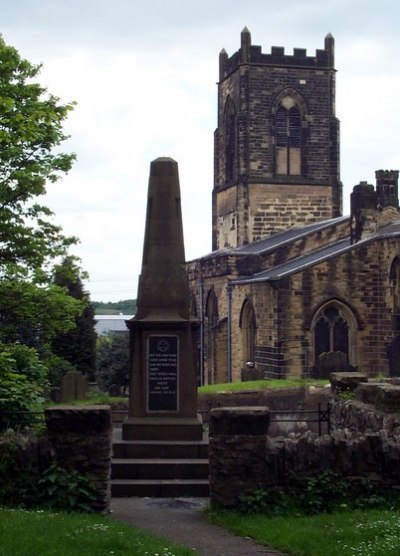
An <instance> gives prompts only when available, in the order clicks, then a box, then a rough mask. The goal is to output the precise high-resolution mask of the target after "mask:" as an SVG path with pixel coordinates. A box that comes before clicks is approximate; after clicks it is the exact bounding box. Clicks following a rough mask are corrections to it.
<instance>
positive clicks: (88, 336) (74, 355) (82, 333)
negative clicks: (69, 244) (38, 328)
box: [52, 256, 97, 380]
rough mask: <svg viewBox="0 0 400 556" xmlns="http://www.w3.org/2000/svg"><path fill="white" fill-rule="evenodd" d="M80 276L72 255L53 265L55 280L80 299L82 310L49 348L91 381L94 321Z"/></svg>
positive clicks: (75, 260)
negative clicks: (70, 326) (67, 329)
mask: <svg viewBox="0 0 400 556" xmlns="http://www.w3.org/2000/svg"><path fill="white" fill-rule="evenodd" d="M83 278H84V274H82V272H81V270H80V268H79V266H78V259H76V258H75V257H72V256H69V257H66V258H65V259H64V260H63V262H62V263H61V264H60V265H58V266H56V267H55V271H54V283H55V284H56V285H57V286H59V287H61V288H63V289H64V290H65V291H67V292H68V294H69V296H70V297H71V298H73V299H75V300H79V302H80V303H81V306H82V312H81V313H80V314H79V315H77V316H76V318H75V327H74V328H73V329H71V330H69V331H67V332H61V333H60V334H57V336H55V337H54V338H53V341H52V351H53V353H54V354H56V355H58V356H59V357H62V358H63V359H65V360H66V361H68V362H69V363H71V364H72V365H74V366H75V368H76V369H77V370H78V371H80V372H82V373H83V374H86V375H87V376H88V377H89V379H91V380H93V379H94V374H95V366H96V339H97V334H96V331H95V324H96V321H95V317H94V308H93V305H92V304H91V303H90V298H89V294H88V293H87V292H86V291H85V290H84V288H83V283H82V279H83Z"/></svg>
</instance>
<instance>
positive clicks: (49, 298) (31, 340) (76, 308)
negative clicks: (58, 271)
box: [0, 277, 83, 357]
mask: <svg viewBox="0 0 400 556" xmlns="http://www.w3.org/2000/svg"><path fill="white" fill-rule="evenodd" d="M82 309H83V303H82V301H79V300H77V299H74V298H73V297H72V296H70V295H67V294H66V292H65V289H64V288H62V287H61V286H58V285H56V284H47V285H42V284H37V283H36V282H35V281H34V280H22V279H15V278H14V279H12V278H11V277H4V278H3V279H2V280H0V341H1V342H4V343H7V344H11V343H14V342H18V343H21V344H25V345H27V346H29V347H32V348H35V349H36V350H37V352H38V353H39V354H40V356H41V357H44V356H45V355H46V354H47V353H48V352H49V351H51V342H52V340H53V338H54V336H55V335H56V334H60V333H62V332H67V331H68V330H70V329H72V328H73V327H74V326H75V322H76V319H77V318H78V316H79V315H80V314H81V312H82Z"/></svg>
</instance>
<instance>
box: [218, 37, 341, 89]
mask: <svg viewBox="0 0 400 556" xmlns="http://www.w3.org/2000/svg"><path fill="white" fill-rule="evenodd" d="M334 52H335V39H334V38H333V36H332V35H331V33H328V35H327V36H326V37H325V43H324V48H323V49H320V50H316V52H315V55H314V56H307V50H306V49H305V48H294V49H293V54H286V53H285V49H284V47H281V46H273V47H272V48H271V52H270V53H269V54H266V53H263V52H262V50H261V46H256V45H254V46H253V45H252V44H251V34H250V31H249V30H248V29H247V27H245V28H244V29H243V31H242V33H241V46H240V49H239V50H238V51H237V52H235V53H234V54H233V55H232V56H230V57H229V56H228V54H227V52H226V50H225V49H223V50H222V51H221V53H220V59H219V78H220V81H222V80H223V79H224V78H225V77H227V76H228V75H229V74H230V73H232V72H233V71H234V70H235V69H237V68H238V66H239V65H241V64H260V65H266V66H290V67H308V68H322V69H333V68H334V63H335V54H334Z"/></svg>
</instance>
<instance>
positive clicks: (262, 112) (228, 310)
mask: <svg viewBox="0 0 400 556" xmlns="http://www.w3.org/2000/svg"><path fill="white" fill-rule="evenodd" d="M219 77H220V81H219V84H218V127H217V130H216V132H215V145H214V162H215V164H214V188H213V193H212V201H213V204H212V211H213V212H212V221H213V230H212V237H213V240H212V241H213V243H212V246H213V249H214V251H213V252H212V253H211V254H210V255H207V256H205V257H202V258H199V259H197V260H195V261H191V262H189V263H187V270H188V275H189V283H190V289H191V295H192V311H193V314H194V315H196V317H197V318H198V319H199V321H200V323H201V327H202V330H201V333H200V334H199V341H198V343H199V354H200V357H199V360H200V362H201V365H202V368H201V371H200V377H201V379H202V380H203V381H204V382H206V383H212V382H224V381H226V380H228V381H229V380H234V381H239V380H241V379H242V377H248V376H249V374H250V376H251V375H252V376H254V377H265V378H279V377H308V376H314V377H320V378H328V376H329V373H330V372H332V371H343V370H354V371H360V372H363V373H366V374H367V375H368V376H369V377H374V376H377V375H380V374H382V375H388V374H389V373H390V374H391V375H393V376H394V375H395V374H400V370H399V367H398V365H397V364H396V359H397V354H398V352H399V351H400V340H398V342H393V341H394V339H395V338H396V336H398V335H399V334H398V333H399V330H400V214H399V203H398V174H399V172H398V171H397V170H377V171H376V186H375V187H374V186H373V185H371V184H369V183H367V182H360V183H359V184H358V185H356V186H355V187H354V190H353V193H352V196H351V214H350V216H349V217H343V216H340V214H341V182H340V175H339V125H338V120H337V119H336V115H335V109H334V104H335V69H334V39H333V37H332V36H331V35H328V36H327V37H326V38H325V44H324V49H323V50H318V51H317V52H316V53H315V56H309V55H307V53H306V51H305V50H303V49H294V52H293V55H292V54H287V53H285V52H284V49H283V48H278V47H273V48H272V50H271V53H269V54H264V53H263V52H262V51H261V48H260V47H257V46H253V45H252V44H251V37H250V33H249V31H248V30H247V29H244V30H243V32H242V35H241V47H240V49H239V51H238V52H236V53H235V54H233V55H232V56H230V57H229V56H228V55H227V53H226V52H225V51H222V52H221V55H220V76H219ZM293 110H294V112H293V114H294V116H293V117H292V116H291V115H290V114H292V112H291V111H293ZM280 114H281V115H280ZM282 114H283V116H282ZM293 114H292V115H293ZM282 118H283V119H282ZM282 122H283V124H282ZM282 125H283V127H282ZM285 126H286V127H285ZM282 149H283V150H284V151H285V153H286V154H285V156H283V155H282V152H283V151H282ZM285 160H286V162H287V165H286V169H285V168H284V166H285ZM292 162H293V164H292ZM326 353H328V354H330V353H332V354H335V356H336V360H337V361H338V362H340V365H339V368H337V369H334V368H332V367H331V366H329V365H328V366H327V365H325V364H324V362H325V363H326V357H325V354H326ZM388 356H389V357H388ZM330 361H332V357H331V358H330ZM249 368H251V369H252V372H251V373H247V369H249Z"/></svg>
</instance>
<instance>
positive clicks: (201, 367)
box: [199, 276, 204, 386]
mask: <svg viewBox="0 0 400 556" xmlns="http://www.w3.org/2000/svg"><path fill="white" fill-rule="evenodd" d="M199 292H200V385H201V386H203V385H204V280H203V276H201V277H200V279H199Z"/></svg>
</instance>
